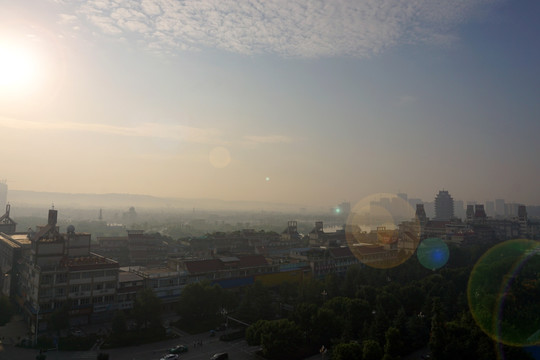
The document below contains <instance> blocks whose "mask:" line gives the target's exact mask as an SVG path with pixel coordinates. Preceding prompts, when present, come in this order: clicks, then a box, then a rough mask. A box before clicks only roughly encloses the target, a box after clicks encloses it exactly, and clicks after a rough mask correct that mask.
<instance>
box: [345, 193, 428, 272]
mask: <svg viewBox="0 0 540 360" xmlns="http://www.w3.org/2000/svg"><path fill="white" fill-rule="evenodd" d="M413 216H414V210H413V209H412V207H411V205H410V204H409V203H408V202H407V201H406V200H405V199H404V198H401V197H399V196H397V195H395V194H388V193H377V194H372V195H370V196H367V197H365V198H364V199H362V200H361V201H359V202H358V203H356V204H355V205H354V206H353V207H352V208H351V211H350V213H349V216H348V218H347V222H346V225H345V237H346V239H347V244H348V246H349V248H350V249H351V252H352V253H353V254H354V255H355V256H356V258H357V259H358V260H360V262H362V263H363V264H365V265H367V266H370V267H373V268H379V269H389V268H392V267H395V266H398V265H400V264H402V263H403V262H405V261H406V260H407V259H409V258H410V256H412V254H414V252H415V250H416V247H417V246H418V242H419V237H418V236H419V227H418V223H417V222H416V221H414V220H410V219H411V218H412V217H413ZM404 220H410V221H404ZM402 221H404V222H402ZM400 223H401V224H400ZM398 224H400V226H402V227H403V228H405V229H406V230H407V231H408V230H410V231H408V234H409V235H410V236H409V235H407V236H408V237H407V239H405V238H403V237H400V236H399V234H400V232H399V231H398V228H397V225H398Z"/></svg>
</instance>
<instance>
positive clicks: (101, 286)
mask: <svg viewBox="0 0 540 360" xmlns="http://www.w3.org/2000/svg"><path fill="white" fill-rule="evenodd" d="M101 289H103V284H102V283H97V284H94V290H101Z"/></svg>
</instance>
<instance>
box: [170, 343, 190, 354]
mask: <svg viewBox="0 0 540 360" xmlns="http://www.w3.org/2000/svg"><path fill="white" fill-rule="evenodd" d="M187 351H188V347H187V346H186V345H176V346H175V347H173V348H170V349H169V354H181V353H185V352H187Z"/></svg>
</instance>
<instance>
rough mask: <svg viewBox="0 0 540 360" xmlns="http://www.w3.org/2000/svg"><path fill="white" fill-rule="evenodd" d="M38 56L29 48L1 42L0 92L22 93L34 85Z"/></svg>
mask: <svg viewBox="0 0 540 360" xmlns="http://www.w3.org/2000/svg"><path fill="white" fill-rule="evenodd" d="M36 70H37V66H36V57H35V55H34V54H33V53H32V52H31V51H30V50H29V49H27V48H24V47H22V46H19V45H16V44H10V43H3V42H0V92H2V93H12V94H14V93H20V92H24V91H27V90H30V88H31V87H32V86H33V82H34V81H35V79H36Z"/></svg>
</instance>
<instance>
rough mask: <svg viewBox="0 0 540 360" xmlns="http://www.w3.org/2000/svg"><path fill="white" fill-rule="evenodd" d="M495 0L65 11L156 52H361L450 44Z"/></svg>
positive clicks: (94, 3) (104, 1)
mask: <svg viewBox="0 0 540 360" xmlns="http://www.w3.org/2000/svg"><path fill="white" fill-rule="evenodd" d="M498 1H501V0H455V1H440V0H408V1H402V0H363V1H359V0H335V1H323V0H320V1H300V0H273V1H272V0H264V1H263V0H207V1H195V0H186V1H171V0H138V1H135V0H133V1H132V0H129V1H128V0H115V1H109V0H90V1H87V2H85V3H84V4H82V5H80V6H79V7H78V8H76V9H73V12H74V14H76V15H77V16H79V17H80V19H81V20H84V21H86V22H87V23H89V24H90V25H91V26H94V27H96V28H98V29H99V30H101V32H102V33H104V34H107V35H114V36H118V35H120V34H122V35H123V36H128V35H129V36H139V37H141V38H142V39H143V40H144V41H145V42H146V44H147V46H148V47H149V48H152V49H158V50H159V49H161V50H164V51H171V50H172V51H174V50H178V49H200V48H204V47H212V48H219V49H223V50H227V51H231V52H236V53H242V54H258V53H276V54H280V55H282V56H297V57H321V56H324V57H328V56H342V55H347V56H355V57H366V56H370V55H373V54H376V53H379V52H381V51H383V50H384V49H386V48H389V47H391V46H394V45H396V44H400V43H426V42H427V43H437V44H441V43H447V42H451V41H454V40H455V39H456V38H457V37H456V34H455V26H456V25H457V24H460V23H462V22H464V21H466V20H467V19H469V18H470V17H471V16H474V14H475V13H476V12H477V11H478V10H479V9H481V8H482V7H485V6H488V5H489V4H491V3H494V2H498ZM63 16H64V20H65V19H66V18H65V16H66V14H64V15H63Z"/></svg>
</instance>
